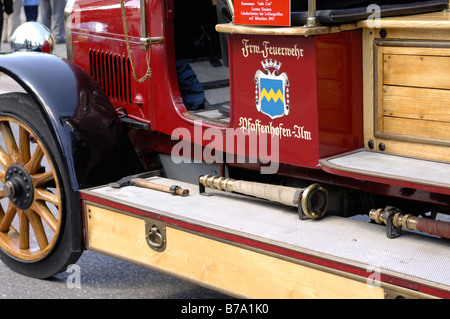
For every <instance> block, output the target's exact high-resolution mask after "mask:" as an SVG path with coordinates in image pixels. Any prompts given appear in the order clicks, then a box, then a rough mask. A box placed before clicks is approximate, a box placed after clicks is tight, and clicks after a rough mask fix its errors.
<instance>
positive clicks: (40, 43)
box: [11, 22, 55, 53]
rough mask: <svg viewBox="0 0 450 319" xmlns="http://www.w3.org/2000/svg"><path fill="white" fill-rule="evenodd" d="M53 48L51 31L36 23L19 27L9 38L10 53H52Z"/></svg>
mask: <svg viewBox="0 0 450 319" xmlns="http://www.w3.org/2000/svg"><path fill="white" fill-rule="evenodd" d="M54 47H55V38H54V37H53V33H52V31H50V29H49V28H47V27H46V26H45V25H43V24H41V23H38V22H26V23H24V24H22V25H20V26H19V27H18V28H17V30H16V31H15V32H14V34H13V35H12V37H11V52H44V53H52V52H53V48H54Z"/></svg>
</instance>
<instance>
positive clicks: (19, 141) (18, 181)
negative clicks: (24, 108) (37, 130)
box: [0, 116, 61, 261]
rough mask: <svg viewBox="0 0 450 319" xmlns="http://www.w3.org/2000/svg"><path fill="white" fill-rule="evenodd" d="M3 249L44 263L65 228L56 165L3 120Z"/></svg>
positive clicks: (29, 135) (25, 131)
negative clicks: (62, 226) (61, 228)
mask: <svg viewBox="0 0 450 319" xmlns="http://www.w3.org/2000/svg"><path fill="white" fill-rule="evenodd" d="M0 134H1V136H0V165H1V167H0V180H1V181H2V182H3V188H2V189H1V191H0V202H1V204H2V205H1V207H0V247H1V248H2V249H3V250H4V251H6V252H7V253H8V254H10V255H11V256H13V257H15V258H17V259H20V260H24V261H33V260H39V259H42V258H43V257H45V256H46V255H47V254H48V253H49V251H50V250H51V249H52V247H53V246H54V245H55V241H56V239H57V238H58V233H59V231H60V227H61V195H60V194H59V183H58V177H57V175H56V172H55V169H54V168H53V164H52V160H51V159H50V157H49V154H48V153H47V151H46V149H45V147H44V146H43V144H42V141H40V140H39V139H37V138H36V136H35V135H34V133H33V132H32V131H31V130H30V128H28V127H26V126H25V125H24V123H20V122H19V121H17V120H16V119H14V118H12V117H9V116H0Z"/></svg>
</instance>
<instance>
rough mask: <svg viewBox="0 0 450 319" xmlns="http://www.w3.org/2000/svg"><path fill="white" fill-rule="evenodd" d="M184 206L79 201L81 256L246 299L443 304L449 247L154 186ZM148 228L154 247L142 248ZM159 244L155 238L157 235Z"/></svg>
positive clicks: (266, 205) (350, 222)
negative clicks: (101, 257) (90, 254)
mask: <svg viewBox="0 0 450 319" xmlns="http://www.w3.org/2000/svg"><path fill="white" fill-rule="evenodd" d="M149 180H151V181H152V182H155V183H158V184H162V185H173V184H177V185H180V186H181V187H183V188H187V189H189V190H190V195H189V196H187V197H181V196H172V195H171V194H168V193H164V192H160V191H155V190H150V189H146V188H139V187H134V186H126V187H122V188H119V189H115V188H112V187H110V186H107V185H106V186H102V187H98V188H94V189H87V190H83V191H82V192H81V195H82V199H83V202H84V203H83V207H84V210H85V227H86V232H85V233H86V237H87V238H86V243H87V248H88V249H90V250H94V251H98V252H101V253H105V254H108V255H112V256H117V257H119V258H122V259H125V260H128V261H131V262H134V263H138V264H141V265H143V266H146V267H150V268H153V269H156V270H159V271H162V272H165V273H169V274H171V275H174V276H177V277H181V278H183V279H186V280H189V281H192V282H195V283H198V284H201V285H204V286H207V287H209V288H212V289H216V290H219V291H222V292H225V293H228V294H230V295H234V296H238V297H251V298H386V297H398V296H403V297H420V298H424V297H444V298H448V297H450V275H449V274H448V272H447V271H446V267H445V266H444V265H448V264H449V263H450V255H449V254H448V241H446V240H443V239H440V238H434V237H429V236H424V235H422V234H417V233H413V232H407V233H405V234H404V235H403V236H401V237H399V238H396V239H388V238H387V237H386V234H385V230H384V226H380V225H377V224H372V223H368V222H366V221H363V220H357V219H349V218H342V217H337V216H326V217H324V218H323V219H322V220H320V221H314V220H300V219H299V217H298V213H297V210H296V209H295V208H290V207H284V206H282V205H279V204H274V203H270V202H267V201H264V200H259V199H255V198H250V197H245V196H241V195H238V194H234V193H224V192H220V191H216V190H213V189H206V192H207V193H208V194H209V195H212V196H205V195H202V194H200V192H199V189H198V185H193V184H186V183H182V182H179V181H174V180H170V179H166V178H162V177H152V178H149ZM154 227H157V229H158V231H159V232H160V234H161V238H163V239H164V240H163V243H162V245H161V247H156V248H155V247H153V248H152V245H149V243H148V240H149V237H151V236H149V234H151V233H152V230H151V229H152V228H154ZM158 236H159V235H158Z"/></svg>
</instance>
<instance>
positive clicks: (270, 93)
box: [255, 59, 289, 119]
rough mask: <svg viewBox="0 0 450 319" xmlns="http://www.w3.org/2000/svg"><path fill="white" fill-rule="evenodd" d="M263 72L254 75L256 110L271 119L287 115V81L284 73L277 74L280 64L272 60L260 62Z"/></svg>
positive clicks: (259, 71)
mask: <svg viewBox="0 0 450 319" xmlns="http://www.w3.org/2000/svg"><path fill="white" fill-rule="evenodd" d="M261 65H262V67H263V69H264V72H263V71H261V70H258V71H256V74H255V100H256V101H255V102H256V109H257V110H258V112H261V113H263V114H265V115H267V116H269V117H270V118H271V119H276V118H279V117H282V116H285V115H288V114H289V79H288V76H287V74H286V73H285V72H283V73H282V74H280V75H279V74H278V73H279V71H280V69H281V65H282V64H281V62H278V61H277V60H272V59H265V60H263V61H261Z"/></svg>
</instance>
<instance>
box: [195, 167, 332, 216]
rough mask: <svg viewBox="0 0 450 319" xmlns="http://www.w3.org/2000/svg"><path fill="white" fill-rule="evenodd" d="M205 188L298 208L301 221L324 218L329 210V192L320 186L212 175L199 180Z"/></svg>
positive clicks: (201, 177)
mask: <svg viewBox="0 0 450 319" xmlns="http://www.w3.org/2000/svg"><path fill="white" fill-rule="evenodd" d="M198 181H199V184H200V185H201V186H203V187H210V188H214V189H218V190H221V191H227V192H235V193H240V194H244V195H249V196H253V197H257V198H262V199H266V200H269V201H272V202H277V203H281V204H284V205H287V206H293V207H298V209H299V214H300V212H301V213H302V214H301V216H300V217H301V219H305V218H304V217H307V218H311V219H320V218H322V217H323V216H324V215H325V213H326V211H327V209H328V192H327V191H326V189H324V188H323V187H322V186H320V185H319V184H312V185H310V186H308V187H306V188H300V189H299V188H294V187H287V186H280V185H271V184H265V183H257V182H248V181H243V180H235V179H231V178H225V177H217V176H212V175H202V176H200V177H199V179H198Z"/></svg>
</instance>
